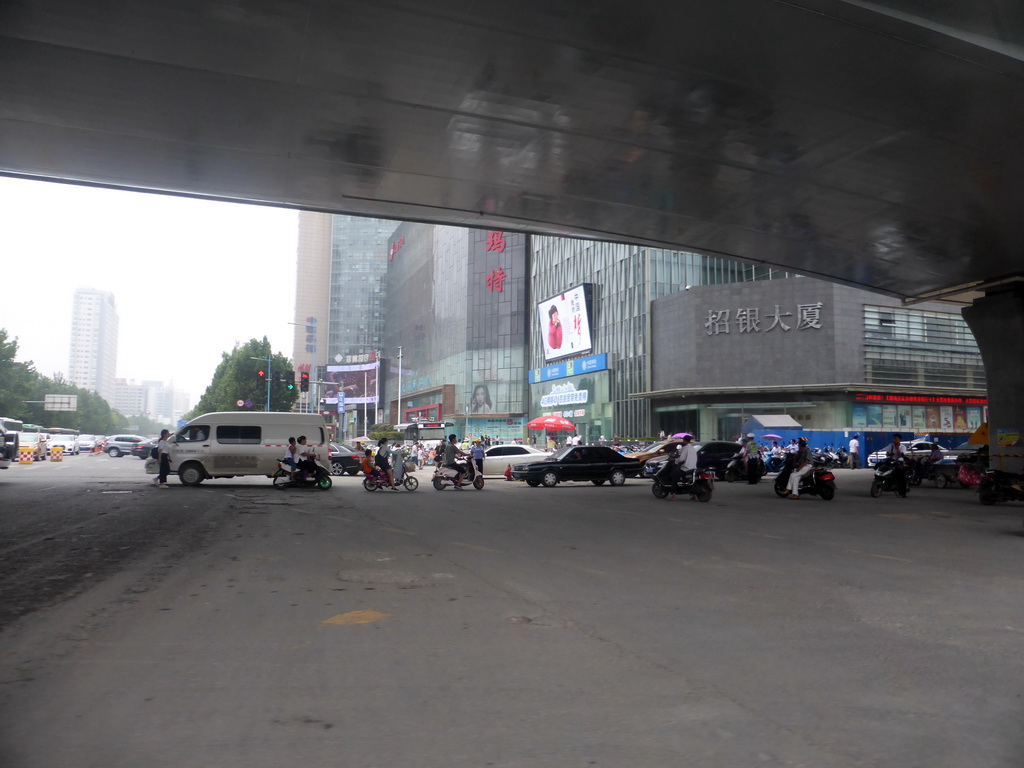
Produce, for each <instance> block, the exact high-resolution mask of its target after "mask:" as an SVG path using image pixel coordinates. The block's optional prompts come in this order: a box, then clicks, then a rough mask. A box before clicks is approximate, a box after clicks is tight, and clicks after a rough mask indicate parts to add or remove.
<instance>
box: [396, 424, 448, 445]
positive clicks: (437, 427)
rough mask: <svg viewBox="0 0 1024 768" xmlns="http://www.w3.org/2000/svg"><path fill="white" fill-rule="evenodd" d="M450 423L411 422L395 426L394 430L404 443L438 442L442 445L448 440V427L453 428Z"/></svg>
mask: <svg viewBox="0 0 1024 768" xmlns="http://www.w3.org/2000/svg"><path fill="white" fill-rule="evenodd" d="M454 426H455V423H454V422H451V421H413V422H410V423H408V424H396V425H395V429H396V430H397V431H399V432H401V433H402V434H403V435H404V436H405V442H406V443H422V442H427V441H434V440H440V441H441V442H442V443H443V442H444V441H445V440H447V439H448V429H449V427H454Z"/></svg>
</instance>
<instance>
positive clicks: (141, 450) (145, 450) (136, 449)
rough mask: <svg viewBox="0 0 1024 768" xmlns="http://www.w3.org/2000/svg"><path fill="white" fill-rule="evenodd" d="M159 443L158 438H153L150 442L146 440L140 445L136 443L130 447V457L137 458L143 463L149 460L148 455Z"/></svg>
mask: <svg viewBox="0 0 1024 768" xmlns="http://www.w3.org/2000/svg"><path fill="white" fill-rule="evenodd" d="M159 442H160V438H158V437H154V438H153V439H152V440H146V441H144V442H141V443H136V444H135V445H133V446H132V447H131V451H130V452H131V454H132V456H137V457H138V458H140V459H142V460H143V461H145V460H146V459H148V458H149V455H150V453H151V452H152V450H153V449H154V448H156V444H157V443H159Z"/></svg>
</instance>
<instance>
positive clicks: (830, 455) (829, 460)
mask: <svg viewBox="0 0 1024 768" xmlns="http://www.w3.org/2000/svg"><path fill="white" fill-rule="evenodd" d="M814 452H815V453H816V454H818V455H819V456H821V458H823V459H824V460H825V468H826V469H836V468H838V467H842V466H845V463H844V462H843V460H842V459H841V458H840V456H839V454H838V453H836V452H835V451H834V450H832V447H831V446H828V445H826V446H825V448H824V450H821V451H819V450H818V449H817V448H815V449H814Z"/></svg>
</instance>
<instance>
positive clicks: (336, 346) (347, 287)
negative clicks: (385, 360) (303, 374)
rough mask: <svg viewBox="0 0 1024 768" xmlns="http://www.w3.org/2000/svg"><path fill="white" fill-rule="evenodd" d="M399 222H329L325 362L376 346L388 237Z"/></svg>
mask: <svg viewBox="0 0 1024 768" xmlns="http://www.w3.org/2000/svg"><path fill="white" fill-rule="evenodd" d="M400 223H401V222H397V221H391V220H389V219H367V218H361V217H358V216H333V217H332V227H331V294H330V326H329V328H328V347H327V350H328V355H329V357H328V360H330V361H333V359H334V356H335V355H339V354H340V355H349V354H361V353H364V352H369V351H372V350H375V349H377V348H378V347H379V346H380V344H381V341H382V338H383V333H384V297H385V289H386V281H387V272H388V238H389V237H390V235H391V233H392V232H394V231H395V228H396V227H398V225H399V224H400ZM321 359H322V358H321Z"/></svg>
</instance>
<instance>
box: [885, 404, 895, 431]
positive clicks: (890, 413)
mask: <svg viewBox="0 0 1024 768" xmlns="http://www.w3.org/2000/svg"><path fill="white" fill-rule="evenodd" d="M882 429H896V406H895V405H883V406H882Z"/></svg>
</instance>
